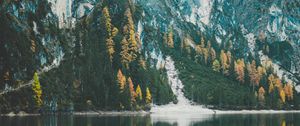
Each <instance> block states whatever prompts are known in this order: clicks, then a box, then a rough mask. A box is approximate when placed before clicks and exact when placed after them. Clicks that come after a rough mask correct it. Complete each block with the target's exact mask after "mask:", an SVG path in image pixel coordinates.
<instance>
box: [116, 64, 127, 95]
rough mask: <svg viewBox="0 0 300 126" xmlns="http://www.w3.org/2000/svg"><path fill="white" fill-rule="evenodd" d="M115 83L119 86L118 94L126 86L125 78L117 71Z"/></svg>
mask: <svg viewBox="0 0 300 126" xmlns="http://www.w3.org/2000/svg"><path fill="white" fill-rule="evenodd" d="M117 79H118V80H117V82H118V85H119V89H120V92H121V93H122V92H124V89H125V86H126V77H125V76H124V75H123V73H122V71H121V70H120V69H119V71H118V74H117Z"/></svg>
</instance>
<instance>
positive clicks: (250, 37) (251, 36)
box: [240, 25, 256, 56]
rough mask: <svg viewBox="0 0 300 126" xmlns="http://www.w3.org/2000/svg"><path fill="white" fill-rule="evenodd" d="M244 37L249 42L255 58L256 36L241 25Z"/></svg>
mask: <svg viewBox="0 0 300 126" xmlns="http://www.w3.org/2000/svg"><path fill="white" fill-rule="evenodd" d="M240 27H241V30H242V33H243V36H244V37H245V38H246V39H247V41H248V47H249V49H250V52H251V54H252V55H253V56H254V50H255V41H256V38H255V35H254V34H253V33H248V30H247V29H246V28H245V27H244V25H240Z"/></svg>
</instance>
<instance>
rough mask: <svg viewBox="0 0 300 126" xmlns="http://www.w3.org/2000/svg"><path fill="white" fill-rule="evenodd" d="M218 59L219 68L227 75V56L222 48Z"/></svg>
mask: <svg viewBox="0 0 300 126" xmlns="http://www.w3.org/2000/svg"><path fill="white" fill-rule="evenodd" d="M220 60H221V68H222V71H223V74H225V75H227V74H228V68H229V65H228V57H227V55H226V53H225V52H224V50H221V53H220Z"/></svg>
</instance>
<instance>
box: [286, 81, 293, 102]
mask: <svg viewBox="0 0 300 126" xmlns="http://www.w3.org/2000/svg"><path fill="white" fill-rule="evenodd" d="M284 92H285V94H286V97H287V98H288V100H289V101H290V100H293V97H294V92H293V85H292V84H291V82H290V81H289V82H288V83H287V84H286V85H285V86H284Z"/></svg>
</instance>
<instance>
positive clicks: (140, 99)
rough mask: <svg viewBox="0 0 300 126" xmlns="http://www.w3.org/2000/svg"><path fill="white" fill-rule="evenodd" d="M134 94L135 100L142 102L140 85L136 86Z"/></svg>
mask: <svg viewBox="0 0 300 126" xmlns="http://www.w3.org/2000/svg"><path fill="white" fill-rule="evenodd" d="M135 92H136V98H137V100H139V101H142V100H143V94H142V90H141V87H140V85H138V86H137V88H136V91H135Z"/></svg>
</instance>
